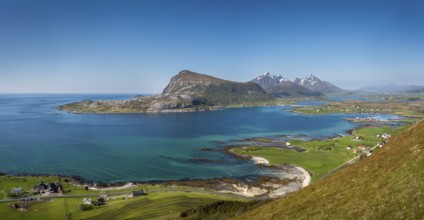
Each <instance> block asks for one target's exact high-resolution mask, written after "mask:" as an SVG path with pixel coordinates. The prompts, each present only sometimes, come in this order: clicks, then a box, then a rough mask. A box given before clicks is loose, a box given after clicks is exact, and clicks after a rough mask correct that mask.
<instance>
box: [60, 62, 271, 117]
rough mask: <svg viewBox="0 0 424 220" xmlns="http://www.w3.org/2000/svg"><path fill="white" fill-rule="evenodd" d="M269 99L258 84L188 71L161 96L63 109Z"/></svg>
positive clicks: (120, 109)
mask: <svg viewBox="0 0 424 220" xmlns="http://www.w3.org/2000/svg"><path fill="white" fill-rule="evenodd" d="M269 100H272V97H271V96H270V95H269V94H267V93H266V92H265V91H264V90H263V89H262V88H261V87H260V86H259V85H257V84H255V83H252V82H249V83H240V82H232V81H227V80H223V79H218V78H215V77H212V76H208V75H204V74H199V73H195V72H191V71H188V70H184V71H181V72H180V73H178V74H177V75H176V76H174V77H172V79H171V81H170V82H169V84H168V86H166V88H165V89H164V90H163V92H162V94H160V95H155V96H147V97H143V96H136V97H133V98H131V99H129V100H101V101H92V100H84V101H81V102H74V103H69V104H66V105H63V106H59V109H61V110H66V111H70V112H73V113H147V112H189V111H202V110H213V109H216V108H219V107H222V106H228V105H232V104H236V105H243V104H249V103H254V102H258V101H269Z"/></svg>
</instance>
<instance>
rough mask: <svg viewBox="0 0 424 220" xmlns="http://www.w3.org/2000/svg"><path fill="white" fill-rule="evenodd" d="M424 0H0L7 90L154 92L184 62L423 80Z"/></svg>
mask: <svg viewBox="0 0 424 220" xmlns="http://www.w3.org/2000/svg"><path fill="white" fill-rule="evenodd" d="M422 2H423V1H418V0H417V1H408V0H399V1H390V0H385V1H380V0H366V1H361V0H354V1H338V0H337V1H336V0H335V1H318V0H313V1H302V0H293V1H284V0H281V1H269V0H262V1H259V0H258V1H249V0H244V1H241V0H240V1H237V0H233V1H230V0H227V1H224V0H209V1H189V0H185V1H184V0H181V1H177V0H144V1H143V0H139V1H136V0H116V1H107V0H72V1H60V0H54V1H53V0H52V1H46V0H39V1H32V0H26V1H25V0H0V77H1V78H0V79H1V80H0V92H12V93H13V92H34V93H43V92H46V93H55V92H58V93H159V92H161V90H162V89H163V88H164V87H165V86H166V84H167V83H168V82H169V79H170V77H172V76H173V75H175V74H177V73H178V72H179V71H181V70H184V69H189V70H193V71H196V72H200V73H205V74H210V75H214V76H216V77H220V78H225V79H229V80H234V81H248V80H250V79H252V78H254V77H256V76H257V75H259V74H261V73H263V72H265V71H269V72H271V73H273V74H278V75H280V74H282V75H283V76H285V77H287V78H289V79H291V80H294V78H296V77H303V76H306V75H307V74H310V73H312V74H315V75H316V76H318V77H319V78H321V79H323V80H326V81H330V82H332V83H334V84H335V85H337V86H339V87H342V88H346V89H355V88H360V87H362V86H367V85H373V84H387V83H398V84H419V85H424V77H423V73H424V40H423V39H424V13H422V11H423V10H424V4H423V3H422Z"/></svg>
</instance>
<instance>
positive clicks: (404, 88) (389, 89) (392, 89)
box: [359, 84, 424, 93]
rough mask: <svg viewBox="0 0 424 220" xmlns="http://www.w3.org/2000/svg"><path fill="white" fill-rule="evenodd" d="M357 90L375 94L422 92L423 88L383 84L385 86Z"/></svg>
mask: <svg viewBox="0 0 424 220" xmlns="http://www.w3.org/2000/svg"><path fill="white" fill-rule="evenodd" d="M359 90H360V91H363V92H375V93H390V92H423V91H424V86H416V85H398V84H385V85H372V86H367V87H362V88H360V89H359Z"/></svg>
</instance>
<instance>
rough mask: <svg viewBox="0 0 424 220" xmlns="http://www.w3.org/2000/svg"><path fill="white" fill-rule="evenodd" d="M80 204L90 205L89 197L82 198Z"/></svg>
mask: <svg viewBox="0 0 424 220" xmlns="http://www.w3.org/2000/svg"><path fill="white" fill-rule="evenodd" d="M82 204H84V205H91V198H83V199H82Z"/></svg>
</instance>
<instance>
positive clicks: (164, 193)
mask: <svg viewBox="0 0 424 220" xmlns="http://www.w3.org/2000/svg"><path fill="white" fill-rule="evenodd" d="M41 178H42V179H43V180H44V182H45V183H47V182H59V181H60V182H61V184H62V185H63V188H64V191H65V193H64V195H66V196H69V195H70V196H79V195H81V194H94V195H95V196H89V197H90V198H91V199H92V201H96V200H97V198H98V197H99V196H98V195H100V194H107V193H117V192H125V193H126V192H131V191H135V190H139V189H144V190H145V191H146V189H148V192H150V193H148V194H147V195H145V196H140V197H135V198H130V199H126V198H125V196H124V195H109V196H108V197H109V198H111V200H108V201H107V202H106V204H105V205H103V206H100V207H96V206H93V207H94V208H93V209H92V210H88V211H81V210H80V208H79V207H80V205H81V204H82V199H83V198H84V197H86V196H80V197H68V198H43V199H42V200H40V201H30V202H17V201H13V202H3V203H0V216H1V217H0V219H2V220H3V219H11V220H13V219H55V220H56V219H67V216H71V217H72V219H128V218H138V219H155V218H159V219H166V218H169V217H172V218H175V217H178V216H179V214H180V212H182V211H185V210H187V209H190V208H195V207H197V206H199V205H205V204H210V203H213V202H216V201H221V200H239V201H240V200H241V201H247V200H245V199H240V197H236V196H234V195H231V194H217V193H214V192H211V191H208V190H204V189H198V188H191V187H186V186H184V187H183V186H174V185H173V186H172V187H171V186H167V185H163V184H156V185H152V184H139V185H137V186H135V187H132V188H130V189H121V190H108V191H100V190H85V189H84V188H83V187H82V186H77V185H74V184H73V183H72V182H65V181H64V178H60V177H58V176H46V177H33V176H22V177H19V176H0V195H1V198H0V199H5V198H6V195H7V193H8V192H9V191H10V190H11V189H13V188H15V187H21V188H22V189H23V191H25V192H28V193H29V192H30V190H31V189H32V187H33V186H34V185H37V184H39V182H40V179H41ZM69 190H70V191H69ZM68 191H69V192H68ZM36 196H37V195H36ZM13 203H18V204H19V205H20V206H21V207H24V208H26V211H18V210H15V209H13V208H12V207H11V206H10V205H11V204H13ZM67 214H68V215H67Z"/></svg>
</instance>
